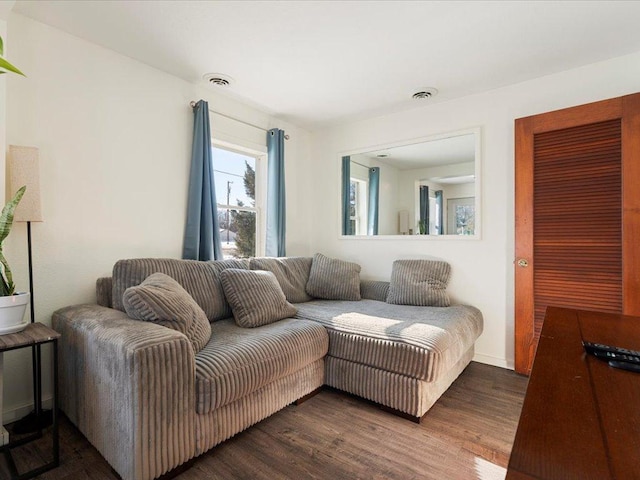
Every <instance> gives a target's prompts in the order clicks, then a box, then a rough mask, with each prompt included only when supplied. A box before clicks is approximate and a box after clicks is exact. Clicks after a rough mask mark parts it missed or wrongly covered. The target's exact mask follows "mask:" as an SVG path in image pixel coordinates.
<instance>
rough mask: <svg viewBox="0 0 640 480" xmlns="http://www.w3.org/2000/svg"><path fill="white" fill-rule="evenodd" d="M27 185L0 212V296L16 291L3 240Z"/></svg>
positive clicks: (9, 228)
mask: <svg viewBox="0 0 640 480" xmlns="http://www.w3.org/2000/svg"><path fill="white" fill-rule="evenodd" d="M26 189H27V186H26V185H24V186H22V187H20V188H19V189H18V191H17V192H16V194H15V195H14V196H13V198H12V199H11V200H10V201H9V202H8V203H7V204H6V205H5V206H4V208H3V209H2V213H0V264H1V265H2V275H0V277H2V280H1V281H0V296H7V295H13V293H14V291H15V285H14V284H13V275H12V274H11V268H10V267H9V262H7V259H6V258H5V257H4V254H3V253H2V242H4V240H5V238H7V236H8V235H9V232H10V231H11V226H12V225H13V216H14V214H15V212H16V207H17V206H18V203H20V200H22V196H23V195H24V192H25V190H26Z"/></svg>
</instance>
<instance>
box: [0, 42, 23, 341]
mask: <svg viewBox="0 0 640 480" xmlns="http://www.w3.org/2000/svg"><path fill="white" fill-rule="evenodd" d="M3 55H4V42H3V41H2V37H0V75H2V74H5V73H7V72H13V73H17V74H18V75H22V76H24V73H22V72H21V71H20V69H18V68H17V67H16V66H14V65H13V64H11V63H10V62H8V61H7V60H6V59H5V58H4V57H3ZM25 190H26V187H22V188H20V189H19V190H18V191H17V192H16V194H15V195H14V196H13V198H12V199H11V201H10V202H9V203H7V204H6V205H5V206H4V208H3V209H2V213H1V214H0V270H1V271H0V335H4V334H7V333H15V332H19V331H20V330H22V329H24V328H25V327H26V326H27V324H26V323H25V322H23V321H22V320H23V318H24V311H25V310H26V308H27V303H29V295H30V294H29V293H28V292H20V293H15V285H14V284H13V276H12V274H11V268H10V267H9V263H8V262H7V259H6V258H5V257H4V254H3V252H2V243H3V242H4V239H5V238H7V235H9V232H10V231H11V225H13V214H14V212H15V210H16V207H17V206H18V203H19V202H20V199H21V198H22V196H23V195H24V191H25Z"/></svg>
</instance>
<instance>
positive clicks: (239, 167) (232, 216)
mask: <svg viewBox="0 0 640 480" xmlns="http://www.w3.org/2000/svg"><path fill="white" fill-rule="evenodd" d="M257 161H258V160H257V159H256V158H255V157H252V156H248V155H245V154H242V153H237V152H232V151H230V150H225V149H223V148H219V147H213V168H214V177H215V184H216V197H217V203H218V225H219V227H220V240H221V241H222V251H223V253H224V258H247V257H254V256H256V252H258V255H260V248H257V246H256V240H257V238H258V236H257V231H258V223H259V222H258V213H259V211H260V210H259V205H257V204H256V166H257V165H256V164H257ZM258 243H259V242H258Z"/></svg>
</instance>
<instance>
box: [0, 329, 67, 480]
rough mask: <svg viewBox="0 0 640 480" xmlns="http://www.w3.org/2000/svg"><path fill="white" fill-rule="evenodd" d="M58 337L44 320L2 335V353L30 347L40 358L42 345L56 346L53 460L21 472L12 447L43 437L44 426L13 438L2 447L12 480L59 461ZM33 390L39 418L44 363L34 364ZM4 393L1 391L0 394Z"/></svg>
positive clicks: (40, 472) (45, 470) (0, 340)
mask: <svg viewBox="0 0 640 480" xmlns="http://www.w3.org/2000/svg"><path fill="white" fill-rule="evenodd" d="M58 338H60V334H59V333H58V332H56V331H55V330H53V329H51V328H49V327H47V326H46V325H43V324H42V323H37V322H36V323H30V324H29V325H27V327H26V328H25V329H24V330H22V331H21V332H18V333H10V334H8V335H0V353H2V352H8V351H10V350H16V349H18V348H25V347H31V348H32V350H33V351H34V352H37V355H35V356H34V357H36V358H38V359H39V360H40V359H41V358H42V357H41V355H40V347H41V346H42V345H44V344H46V343H51V344H52V347H53V408H52V415H53V431H52V436H53V460H52V461H50V462H48V463H46V464H44V465H42V466H40V467H37V468H34V469H32V470H29V471H28V472H23V473H19V472H18V469H17V467H16V464H15V462H14V460H13V457H12V455H11V450H12V449H14V448H16V447H19V446H21V445H25V444H26V443H29V442H32V441H33V440H36V439H38V438H41V437H42V426H40V427H39V428H38V430H37V431H36V432H35V433H32V434H31V435H28V436H25V437H23V438H20V439H18V440H15V441H11V442H9V443H7V444H5V445H2V446H0V452H2V453H4V456H5V458H6V459H7V465H8V467H9V471H10V473H11V479H12V480H26V479H28V478H33V477H35V476H37V475H40V474H42V473H44V472H47V471H49V470H51V469H53V468H55V467H57V466H58V465H59V464H60V443H59V438H58ZM33 376H34V391H33V404H34V406H35V415H36V417H38V416H40V415H41V414H42V362H41V361H38V362H35V363H34V365H33ZM1 394H2V392H0V395H1Z"/></svg>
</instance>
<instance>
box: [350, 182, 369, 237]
mask: <svg viewBox="0 0 640 480" xmlns="http://www.w3.org/2000/svg"><path fill="white" fill-rule="evenodd" d="M349 231H350V232H351V234H352V235H366V234H367V182H366V181H365V180H360V179H358V178H351V183H350V185H349Z"/></svg>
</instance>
